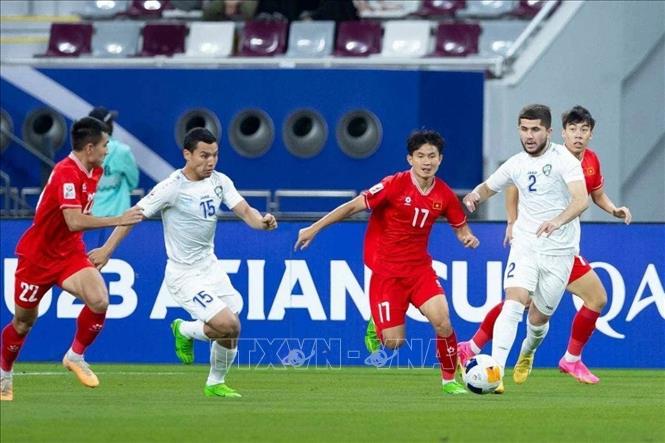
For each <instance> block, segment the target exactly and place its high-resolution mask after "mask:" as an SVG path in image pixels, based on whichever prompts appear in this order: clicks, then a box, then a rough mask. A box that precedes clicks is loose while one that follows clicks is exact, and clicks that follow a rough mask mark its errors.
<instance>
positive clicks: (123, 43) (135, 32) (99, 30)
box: [92, 21, 142, 58]
mask: <svg viewBox="0 0 665 443" xmlns="http://www.w3.org/2000/svg"><path fill="white" fill-rule="evenodd" d="M141 27H142V24H141V23H140V22H135V21H114V22H98V23H95V32H94V34H93V36H92V55H93V57H100V58H104V57H131V56H134V55H136V53H137V51H138V49H139V37H140V35H141Z"/></svg>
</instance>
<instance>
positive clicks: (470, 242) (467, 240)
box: [460, 234, 480, 249]
mask: <svg viewBox="0 0 665 443" xmlns="http://www.w3.org/2000/svg"><path fill="white" fill-rule="evenodd" d="M460 241H461V242H462V244H463V245H464V247H465V248H471V249H476V248H477V247H478V246H479V245H480V240H478V237H476V236H475V235H473V234H467V235H464V236H462V237H461V238H460Z"/></svg>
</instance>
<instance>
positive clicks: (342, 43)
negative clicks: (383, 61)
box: [335, 21, 381, 57]
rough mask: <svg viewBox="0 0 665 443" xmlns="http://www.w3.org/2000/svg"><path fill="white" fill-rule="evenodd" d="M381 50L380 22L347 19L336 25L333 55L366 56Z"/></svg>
mask: <svg viewBox="0 0 665 443" xmlns="http://www.w3.org/2000/svg"><path fill="white" fill-rule="evenodd" d="M379 52H381V23H379V22H376V21H362V22H356V21H347V22H341V23H340V24H339V25H338V27H337V41H336V45H335V55H338V56H342V57H367V56H368V55H370V54H378V53H379Z"/></svg>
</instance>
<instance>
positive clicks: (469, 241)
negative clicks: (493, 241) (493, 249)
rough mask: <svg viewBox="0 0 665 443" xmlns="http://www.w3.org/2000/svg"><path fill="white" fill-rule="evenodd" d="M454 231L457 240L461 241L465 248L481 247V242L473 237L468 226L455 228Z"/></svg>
mask: <svg viewBox="0 0 665 443" xmlns="http://www.w3.org/2000/svg"><path fill="white" fill-rule="evenodd" d="M453 231H455V235H456V236H457V240H459V242H460V243H462V244H463V245H464V247H465V248H471V249H476V248H477V247H478V246H479V245H480V240H478V238H477V237H476V236H475V235H473V232H471V228H470V227H469V225H468V224H465V225H463V226H460V227H459V228H453Z"/></svg>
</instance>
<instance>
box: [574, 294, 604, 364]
mask: <svg viewBox="0 0 665 443" xmlns="http://www.w3.org/2000/svg"><path fill="white" fill-rule="evenodd" d="M599 316H600V312H596V311H592V310H591V309H589V308H587V307H586V306H582V309H580V310H579V312H578V313H577V314H575V318H574V319H573V326H572V328H571V331H570V340H569V341H568V353H569V354H570V355H574V356H580V355H582V349H583V348H584V345H586V344H587V342H588V341H589V339H590V338H591V334H592V333H593V331H594V329H596V320H598V317H599Z"/></svg>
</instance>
